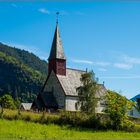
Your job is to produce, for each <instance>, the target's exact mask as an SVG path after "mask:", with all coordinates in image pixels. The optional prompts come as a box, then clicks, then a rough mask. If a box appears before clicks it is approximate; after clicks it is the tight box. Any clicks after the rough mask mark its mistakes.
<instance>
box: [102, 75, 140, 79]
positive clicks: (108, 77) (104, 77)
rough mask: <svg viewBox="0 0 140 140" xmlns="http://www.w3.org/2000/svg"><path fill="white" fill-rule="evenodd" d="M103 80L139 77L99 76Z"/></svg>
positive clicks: (136, 77)
mask: <svg viewBox="0 0 140 140" xmlns="http://www.w3.org/2000/svg"><path fill="white" fill-rule="evenodd" d="M100 78H103V79H140V75H128V76H100Z"/></svg>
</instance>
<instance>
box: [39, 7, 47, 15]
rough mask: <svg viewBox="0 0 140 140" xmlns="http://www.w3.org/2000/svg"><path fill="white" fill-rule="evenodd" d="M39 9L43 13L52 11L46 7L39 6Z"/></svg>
mask: <svg viewBox="0 0 140 140" xmlns="http://www.w3.org/2000/svg"><path fill="white" fill-rule="evenodd" d="M38 11H39V12H41V13H43V14H50V11H49V10H47V9H46V8H39V9H38Z"/></svg>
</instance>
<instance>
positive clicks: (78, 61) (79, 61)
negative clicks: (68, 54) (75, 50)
mask: <svg viewBox="0 0 140 140" xmlns="http://www.w3.org/2000/svg"><path fill="white" fill-rule="evenodd" d="M72 62H74V63H79V64H89V65H92V64H93V62H92V61H89V60H78V59H73V60H72Z"/></svg>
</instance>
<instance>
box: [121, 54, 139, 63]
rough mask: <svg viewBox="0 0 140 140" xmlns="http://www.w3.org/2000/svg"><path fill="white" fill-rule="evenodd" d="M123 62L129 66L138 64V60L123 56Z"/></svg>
mask: <svg viewBox="0 0 140 140" xmlns="http://www.w3.org/2000/svg"><path fill="white" fill-rule="evenodd" d="M123 60H124V61H125V62H126V63H130V64H140V58H136V57H130V56H128V55H123Z"/></svg>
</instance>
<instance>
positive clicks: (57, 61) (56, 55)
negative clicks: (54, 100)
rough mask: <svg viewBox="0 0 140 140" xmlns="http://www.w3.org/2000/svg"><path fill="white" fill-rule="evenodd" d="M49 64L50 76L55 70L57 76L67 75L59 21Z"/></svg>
mask: <svg viewBox="0 0 140 140" xmlns="http://www.w3.org/2000/svg"><path fill="white" fill-rule="evenodd" d="M57 14H58V13H57ZM48 62H49V66H48V73H49V74H50V73H51V71H52V70H53V71H54V73H55V74H58V75H66V57H65V54H64V50H63V47H62V42H61V38H60V33H59V28H58V19H57V22H56V29H55V33H54V38H53V42H52V47H51V51H50V56H49V58H48Z"/></svg>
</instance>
